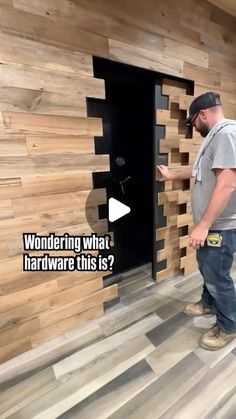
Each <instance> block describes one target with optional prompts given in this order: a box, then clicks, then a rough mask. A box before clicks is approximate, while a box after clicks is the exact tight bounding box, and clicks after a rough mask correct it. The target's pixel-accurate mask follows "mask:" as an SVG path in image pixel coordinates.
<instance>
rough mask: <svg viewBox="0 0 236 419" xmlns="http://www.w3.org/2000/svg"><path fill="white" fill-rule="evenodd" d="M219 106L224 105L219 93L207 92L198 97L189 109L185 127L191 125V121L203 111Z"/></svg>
mask: <svg viewBox="0 0 236 419" xmlns="http://www.w3.org/2000/svg"><path fill="white" fill-rule="evenodd" d="M218 105H222V103H221V99H220V94H219V93H217V92H206V93H203V94H202V95H200V96H198V97H196V98H195V99H194V100H193V101H192V103H191V105H190V107H189V116H188V118H187V119H186V121H185V125H191V119H192V118H193V116H194V115H196V114H197V113H198V112H200V110H201V109H208V108H212V107H213V106H218Z"/></svg>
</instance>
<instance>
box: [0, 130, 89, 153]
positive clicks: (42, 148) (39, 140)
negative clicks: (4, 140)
mask: <svg viewBox="0 0 236 419" xmlns="http://www.w3.org/2000/svg"><path fill="white" fill-rule="evenodd" d="M26 144H27V150H28V153H29V155H33V156H34V155H45V154H95V150H94V138H93V137H75V136H72V137H70V136H68V137H66V136H56V137H49V138H48V137H46V136H45V137H44V136H35V137H34V136H28V135H27V136H26ZM0 155H1V140H0Z"/></svg>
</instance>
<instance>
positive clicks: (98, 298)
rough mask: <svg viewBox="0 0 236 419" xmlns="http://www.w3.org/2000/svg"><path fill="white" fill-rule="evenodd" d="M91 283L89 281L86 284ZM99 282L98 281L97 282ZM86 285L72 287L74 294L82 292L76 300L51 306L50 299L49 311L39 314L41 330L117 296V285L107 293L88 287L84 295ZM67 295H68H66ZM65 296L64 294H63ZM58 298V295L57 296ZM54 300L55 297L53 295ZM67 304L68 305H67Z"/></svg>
mask: <svg viewBox="0 0 236 419" xmlns="http://www.w3.org/2000/svg"><path fill="white" fill-rule="evenodd" d="M90 282H92V281H89V282H88V284H89V283H90ZM97 282H99V281H97ZM86 284H87V283H84V284H83V287H82V286H81V287H74V288H72V290H74V292H75V293H76V292H77V291H79V290H82V291H83V292H82V293H81V294H80V292H78V296H79V298H78V299H75V298H72V299H71V300H70V301H69V300H66V301H65V303H63V304H62V305H59V306H58V304H55V305H53V306H52V305H51V299H49V301H50V307H49V309H47V310H45V311H43V312H42V313H41V314H39V321H40V325H41V328H45V327H48V326H50V325H52V324H53V323H56V322H58V321H60V320H63V319H66V318H68V317H71V316H74V315H76V314H79V313H82V312H84V311H86V310H89V309H90V308H93V307H97V306H100V305H101V304H103V303H105V302H107V301H109V300H111V299H114V298H116V297H117V296H118V293H117V285H116V284H115V285H113V286H112V287H109V288H107V290H109V291H105V290H103V289H101V290H98V291H97V290H96V288H94V285H93V286H92V284H91V288H90V287H89V291H86V293H87V292H88V294H87V295H86V294H85V292H84V289H85V288H86ZM67 294H68V293H67ZM63 295H65V293H63ZM57 297H59V295H58V296H57ZM55 298H56V295H55ZM68 302H69V303H68Z"/></svg>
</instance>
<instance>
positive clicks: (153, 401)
mask: <svg viewBox="0 0 236 419" xmlns="http://www.w3.org/2000/svg"><path fill="white" fill-rule="evenodd" d="M207 371H208V369H207V367H206V366H205V365H204V364H203V363H202V362H200V363H199V360H198V359H197V357H196V356H194V354H190V355H188V356H186V357H185V358H184V359H183V360H182V361H180V362H179V363H178V364H176V365H175V366H173V367H172V368H171V369H170V370H169V371H167V372H166V373H165V374H163V375H162V376H161V377H159V378H158V379H157V380H155V381H154V382H153V383H151V384H149V385H148V386H147V387H146V388H144V389H143V390H142V391H141V392H139V393H138V394H137V395H136V396H135V397H133V398H132V399H131V400H130V401H129V402H128V403H125V404H124V406H122V407H121V408H120V409H118V410H117V411H116V412H114V414H113V415H111V416H110V417H111V418H112V419H119V418H122V417H130V418H132V419H134V418H144V417H145V419H152V418H153V417H156V418H159V417H162V415H164V413H165V412H166V411H167V410H168V409H169V408H170V407H171V406H173V405H175V403H176V402H177V401H178V400H179V399H180V398H181V396H182V395H183V394H185V393H186V392H187V391H188V390H190V389H191V388H192V387H193V386H194V385H195V384H196V383H198V382H200V381H201V379H202V378H203V377H204V376H205V375H206V374H207ZM172 417H174V416H172Z"/></svg>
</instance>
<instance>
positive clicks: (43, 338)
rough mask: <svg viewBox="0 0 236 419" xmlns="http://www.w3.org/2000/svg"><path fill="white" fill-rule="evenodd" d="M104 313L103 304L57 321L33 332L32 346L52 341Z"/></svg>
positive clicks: (31, 337)
mask: <svg viewBox="0 0 236 419" xmlns="http://www.w3.org/2000/svg"><path fill="white" fill-rule="evenodd" d="M103 314H104V309H103V305H97V306H96V307H92V308H90V309H89V310H86V311H83V312H82V313H79V314H77V315H75V316H72V317H69V318H67V319H65V320H61V321H59V322H56V323H54V324H52V325H50V326H48V327H45V328H44V329H42V330H40V331H39V332H36V333H34V334H33V333H32V334H31V336H30V341H31V345H32V348H35V347H36V346H38V345H40V344H41V343H43V342H47V341H50V340H51V339H53V338H55V337H57V336H61V335H62V334H63V333H65V332H68V331H70V330H73V329H77V328H78V327H79V326H81V325H82V324H85V323H86V322H87V321H89V320H92V319H95V318H96V317H100V316H102V315H103Z"/></svg>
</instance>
